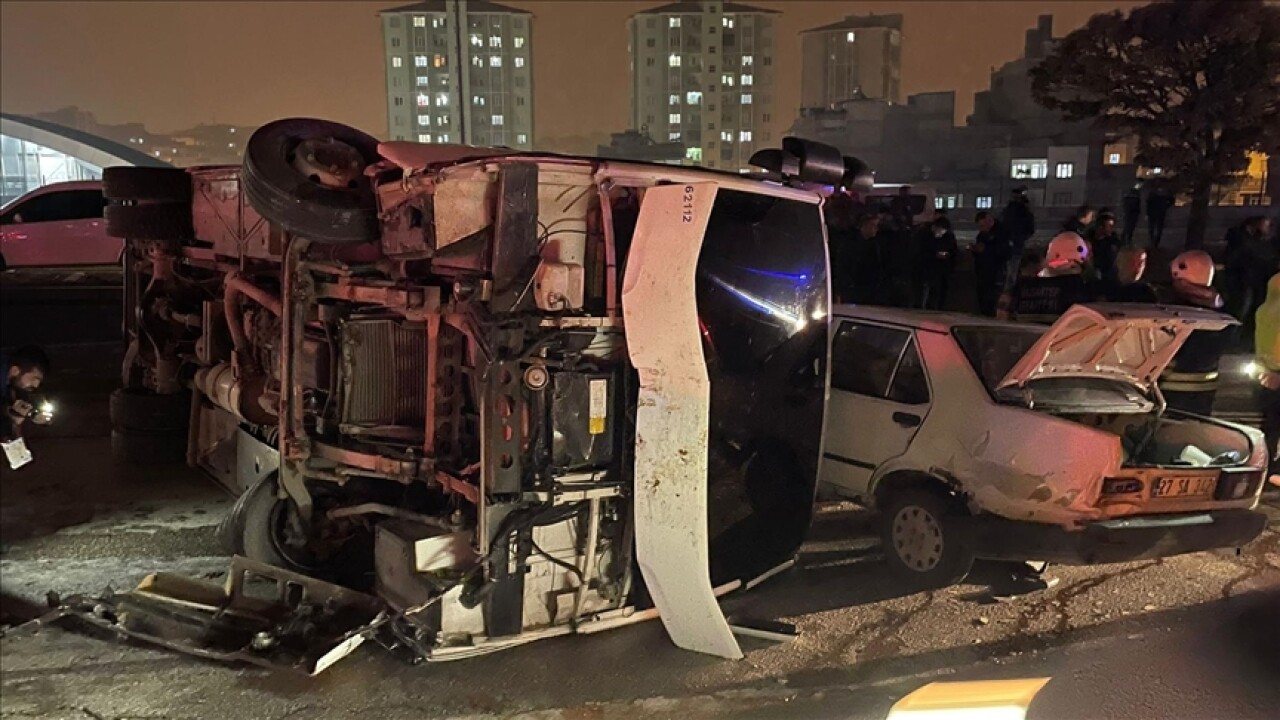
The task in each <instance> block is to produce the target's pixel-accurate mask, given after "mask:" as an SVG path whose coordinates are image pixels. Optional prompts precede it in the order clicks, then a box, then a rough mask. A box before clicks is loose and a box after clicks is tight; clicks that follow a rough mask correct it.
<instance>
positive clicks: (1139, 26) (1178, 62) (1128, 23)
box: [1031, 0, 1280, 247]
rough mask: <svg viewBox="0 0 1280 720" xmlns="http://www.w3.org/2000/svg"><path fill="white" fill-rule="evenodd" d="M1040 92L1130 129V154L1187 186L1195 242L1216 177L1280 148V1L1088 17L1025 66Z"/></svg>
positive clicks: (1076, 114)
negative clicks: (1133, 146) (1133, 148)
mask: <svg viewBox="0 0 1280 720" xmlns="http://www.w3.org/2000/svg"><path fill="white" fill-rule="evenodd" d="M1031 88H1032V94H1033V95H1034V97H1035V99H1036V101H1037V102H1039V103H1040V104H1041V105H1043V106H1045V107H1047V108H1050V109H1053V110H1059V111H1061V112H1062V113H1063V114H1064V115H1065V116H1066V117H1067V118H1068V119H1071V120H1089V119H1091V120H1093V121H1094V124H1095V127H1097V128H1098V129H1100V130H1102V131H1103V132H1104V133H1105V134H1106V135H1107V137H1108V138H1109V139H1116V138H1120V137H1127V136H1132V137H1135V138H1136V139H1137V143H1138V157H1137V158H1136V160H1138V161H1139V162H1141V163H1142V164H1143V165H1144V166H1146V167H1159V168H1161V169H1162V170H1163V171H1164V174H1165V175H1166V177H1168V178H1169V180H1168V182H1169V183H1171V184H1172V189H1173V190H1175V191H1176V192H1180V193H1186V194H1188V195H1190V196H1191V216H1190V218H1189V220H1188V224H1187V246H1188V247H1199V246H1200V245H1201V244H1202V243H1203V241H1204V233H1205V227H1206V225H1207V223H1208V210H1209V197H1210V192H1211V190H1212V188H1213V185H1214V184H1215V183H1222V182H1227V181H1229V180H1230V179H1231V177H1232V176H1233V175H1235V174H1237V173H1239V172H1241V171H1242V170H1244V169H1245V168H1246V167H1247V164H1248V157H1247V153H1248V152H1249V151H1258V152H1266V153H1275V152H1276V151H1277V150H1280V7H1276V6H1274V5H1268V4H1265V3H1263V2H1261V0H1172V1H1170V2H1156V3H1153V4H1151V5H1145V6H1143V7H1139V8H1135V9H1134V10H1133V11H1131V12H1130V13H1129V14H1128V15H1125V14H1123V13H1121V12H1119V11H1116V12H1111V13H1106V14H1100V15H1094V16H1093V17H1092V18H1090V19H1089V22H1088V23H1086V24H1085V26H1084V27H1082V28H1080V29H1079V30H1076V31H1075V32H1073V33H1071V34H1070V35H1067V36H1066V37H1065V38H1063V39H1062V41H1061V42H1060V43H1059V44H1058V45H1057V47H1056V48H1054V50H1053V52H1052V53H1051V54H1050V55H1049V56H1048V57H1047V58H1045V60H1044V61H1043V62H1041V63H1040V64H1039V65H1037V66H1036V67H1035V68H1033V69H1032V70H1031Z"/></svg>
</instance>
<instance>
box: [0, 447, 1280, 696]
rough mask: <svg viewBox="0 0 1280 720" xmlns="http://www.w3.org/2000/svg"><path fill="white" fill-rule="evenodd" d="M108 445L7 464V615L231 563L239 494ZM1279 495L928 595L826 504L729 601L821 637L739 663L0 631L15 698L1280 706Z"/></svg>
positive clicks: (602, 643) (659, 649)
mask: <svg viewBox="0 0 1280 720" xmlns="http://www.w3.org/2000/svg"><path fill="white" fill-rule="evenodd" d="M108 445H109V443H107V442H106V441H105V440H103V439H102V438H97V437H71V438H47V439H44V440H41V441H37V442H36V443H35V447H36V452H37V458H38V460H37V464H35V465H32V466H30V467H29V468H27V469H24V470H23V471H22V472H20V473H14V472H8V471H6V472H5V475H4V477H3V488H4V493H3V496H2V497H0V500H2V501H3V502H2V503H0V527H2V528H3V553H2V555H0V585H2V588H0V589H2V590H3V592H4V593H5V595H6V605H7V608H6V609H7V610H10V611H15V612H19V613H20V612H22V611H27V612H32V611H35V610H36V609H38V607H39V606H40V605H41V604H42V603H43V602H44V595H45V592H46V591H50V590H52V591H56V592H59V593H61V594H64V595H65V594H67V593H72V592H96V591H99V590H101V589H102V588H104V587H105V586H107V585H111V586H114V587H116V588H124V587H129V586H131V585H133V584H134V583H136V582H137V581H138V580H140V579H141V578H142V577H143V576H145V575H146V574H147V573H149V572H153V571H156V570H171V571H176V572H181V573H185V574H191V575H196V576H203V577H211V578H212V577H218V576H219V573H220V572H221V571H222V570H223V569H225V567H226V558H225V557H223V556H222V555H221V553H220V550H219V549H218V546H217V544H216V542H215V540H214V528H215V526H216V524H217V522H218V520H219V519H220V517H221V513H222V512H224V511H225V509H226V508H227V507H229V504H230V503H229V498H228V497H227V496H226V495H225V493H224V492H223V491H222V490H221V489H219V488H218V487H216V486H215V485H214V484H213V483H212V482H210V481H208V480H206V479H204V478H203V477H201V476H200V475H198V474H196V473H193V472H192V471H190V470H188V469H186V468H182V467H175V468H152V469H148V470H146V471H145V472H141V471H137V470H129V469H123V468H119V467H118V466H114V465H112V464H111V462H110V459H109V447H108ZM1267 507H1268V512H1269V513H1270V514H1271V516H1272V518H1273V523H1272V529H1271V530H1269V531H1268V532H1267V534H1266V535H1265V536H1264V537H1263V538H1262V539H1260V540H1259V541H1258V542H1255V543H1254V544H1253V545H1251V546H1249V547H1248V548H1247V549H1246V550H1245V552H1244V553H1243V554H1242V555H1240V556H1233V555H1229V554H1225V553H1200V554H1196V555H1188V556H1183V557H1177V558H1170V559H1166V560H1162V561H1154V562H1140V563H1132V564H1124V565H1108V566H1101V567H1095V568H1066V567H1061V568H1059V567H1055V568H1051V569H1050V571H1049V575H1050V576H1051V577H1053V578H1055V579H1056V580H1057V584H1056V585H1055V586H1054V587H1053V588H1051V589H1049V590H1046V591H1041V592H1038V593H1033V594H1030V595H1026V596H1022V597H1018V598H1014V599H1011V600H1003V601H1000V600H996V599H994V598H993V597H992V595H991V593H990V592H989V591H988V586H987V584H986V583H987V582H991V581H995V580H998V579H999V578H1000V577H1002V576H1003V568H1002V567H1001V566H998V565H995V564H980V565H979V566H978V567H977V569H976V570H975V573H974V576H973V577H972V578H971V582H970V583H968V584H965V585H961V586H957V587H954V588H948V589H945V590H940V591H935V592H930V593H917V594H908V593H906V592H905V591H903V590H902V589H901V588H900V587H898V586H897V585H896V584H895V583H894V582H893V581H892V579H891V578H890V577H889V576H888V575H887V573H886V572H885V570H884V567H883V565H882V564H881V563H880V562H879V556H878V549H877V546H876V542H875V540H874V539H873V537H872V533H871V531H872V528H873V525H874V523H873V521H872V518H870V516H868V515H867V514H866V513H865V512H864V511H862V510H860V509H859V508H857V507H856V506H852V505H830V506H824V508H823V510H822V512H821V513H820V514H819V516H818V522H817V524H816V526H815V529H814V532H813V534H812V537H811V539H810V541H809V543H808V544H807V545H806V547H805V549H804V552H803V554H802V555H801V558H800V562H799V563H798V565H797V566H796V567H795V568H793V569H792V570H790V571H788V572H786V573H784V574H783V575H781V576H779V577H777V578H775V579H774V580H771V581H770V582H768V583H766V584H765V585H762V586H761V587H759V588H757V589H755V590H753V591H751V592H748V593H743V594H741V595H738V596H731V597H730V598H728V599H727V600H726V602H725V606H726V610H727V611H729V612H730V613H734V614H737V615H740V616H743V617H749V618H766V619H779V620H785V621H787V622H791V623H795V624H796V626H797V627H798V629H799V631H800V634H799V636H798V637H797V638H796V639H795V640H794V641H792V642H789V643H784V644H772V643H766V642H763V641H754V640H747V641H744V650H745V651H746V658H745V659H744V660H742V661H738V662H730V661H722V660H717V659H715V658H709V657H703V656H699V655H695V654H692V653H688V652H684V651H681V650H678V649H677V648H675V647H674V646H672V645H671V644H670V642H669V641H668V640H667V638H666V635H665V633H664V632H663V630H662V627H661V625H660V624H659V623H652V622H651V623H645V624H642V625H638V626H633V627H629V628H623V629H620V630H615V631H610V632H607V633H602V634H599V635H594V636H588V637H576V638H575V637H570V638H560V639H555V640H549V641H544V642H540V643H534V644H532V645H529V646H525V647H522V648H517V649H515V650H511V651H507V652H504V653H499V654H496V655H491V656H487V657H482V658H477V659H472V660H465V661H461V662H454V663H443V664H426V665H421V666H410V665H407V664H404V663H402V662H400V661H399V660H396V659H394V658H393V657H391V656H390V655H389V654H387V653H386V652H384V651H382V650H381V649H379V648H377V647H376V646H366V647H365V648H362V649H361V650H360V651H358V652H357V653H356V654H355V655H353V656H352V657H350V658H348V659H346V660H344V661H342V662H341V663H339V664H338V665H336V666H335V667H334V668H332V669H331V670H329V671H327V672H326V673H325V674H324V675H322V676H320V677H317V678H305V677H300V676H293V675H285V674H282V673H273V672H269V671H264V670H259V669H256V668H245V667H233V666H224V665H219V664H213V663H209V662H204V661H200V660H195V659H192V658H188V657H184V656H179V655H173V654H169V653H166V652H163V651H159V650H154V649H150V648H145V647H139V646H133V645H128V644H123V643H121V642H119V641H117V640H115V639H112V638H104V637H97V636H94V635H93V634H91V633H86V632H83V631H73V630H71V629H64V628H62V627H46V628H39V629H35V628H31V627H19V628H16V629H13V628H11V629H9V630H7V631H6V633H5V635H4V637H3V638H0V658H2V661H3V663H2V664H3V672H2V674H0V716H3V717H6V718H7V717H12V718H26V717H38V718H136V717H148V718H159V717H164V718H184V719H186V718H213V717H217V718H222V717H228V716H230V717H237V718H246V719H247V718H263V719H272V720H275V719H278V718H291V717H326V718H327V717H356V716H361V717H379V718H400V717H404V718H410V717H413V718H432V717H463V716H478V717H521V716H526V717H547V718H612V717H677V716H684V717H717V718H718V717H735V718H737V717H762V718H771V717H884V714H885V712H886V711H887V709H888V707H889V706H890V705H892V703H893V702H894V701H895V700H896V699H897V698H898V697H900V696H902V695H903V694H905V693H907V692H910V691H911V690H913V689H915V688H916V687H919V686H920V685H923V684H924V683H926V682H929V681H933V680H957V679H970V678H984V679H985V678H1000V677H1024V676H1050V677H1053V678H1054V679H1053V681H1051V682H1050V684H1049V685H1048V686H1047V687H1046V689H1045V691H1044V692H1043V693H1042V696H1041V698H1040V699H1039V700H1037V702H1036V705H1034V706H1033V712H1032V714H1031V717H1043V718H1062V717H1072V718H1074V717H1170V718H1171V717H1188V718H1190V717H1211V716H1212V717H1231V718H1247V717H1259V718H1262V717H1268V716H1270V710H1272V709H1274V707H1277V706H1278V704H1280V683H1277V682H1276V681H1277V680H1280V667H1278V666H1277V665H1278V664H1280V652H1277V651H1276V648H1278V647H1280V631H1277V630H1276V629H1277V628H1280V533H1277V528H1280V498H1277V497H1275V496H1270V497H1269V499H1268V506H1267ZM15 599H16V600H17V601H18V602H17V603H15V602H14V601H15ZM12 617H13V616H12V615H11V618H12ZM1267 632H1272V636H1270V637H1269V638H1268V636H1266V634H1265V633H1267ZM1269 663H1270V664H1269ZM1099 688H1101V689H1103V690H1105V692H1101V693H1100V692H1099V691H1098V689H1099Z"/></svg>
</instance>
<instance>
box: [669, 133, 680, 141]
mask: <svg viewBox="0 0 1280 720" xmlns="http://www.w3.org/2000/svg"><path fill="white" fill-rule="evenodd" d="M679 139H680V133H678V132H669V133H667V140H670V141H671V142H675V141H677V140H679Z"/></svg>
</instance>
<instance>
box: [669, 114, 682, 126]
mask: <svg viewBox="0 0 1280 720" xmlns="http://www.w3.org/2000/svg"><path fill="white" fill-rule="evenodd" d="M667 122H669V123H671V124H672V125H679V124H680V113H671V114H670V115H668V116H667Z"/></svg>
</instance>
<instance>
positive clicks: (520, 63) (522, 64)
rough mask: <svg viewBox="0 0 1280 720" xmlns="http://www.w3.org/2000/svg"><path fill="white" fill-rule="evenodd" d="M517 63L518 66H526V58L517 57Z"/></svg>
mask: <svg viewBox="0 0 1280 720" xmlns="http://www.w3.org/2000/svg"><path fill="white" fill-rule="evenodd" d="M515 63H516V67H518V68H521V67H524V58H522V57H518V58H516V59H515Z"/></svg>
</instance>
